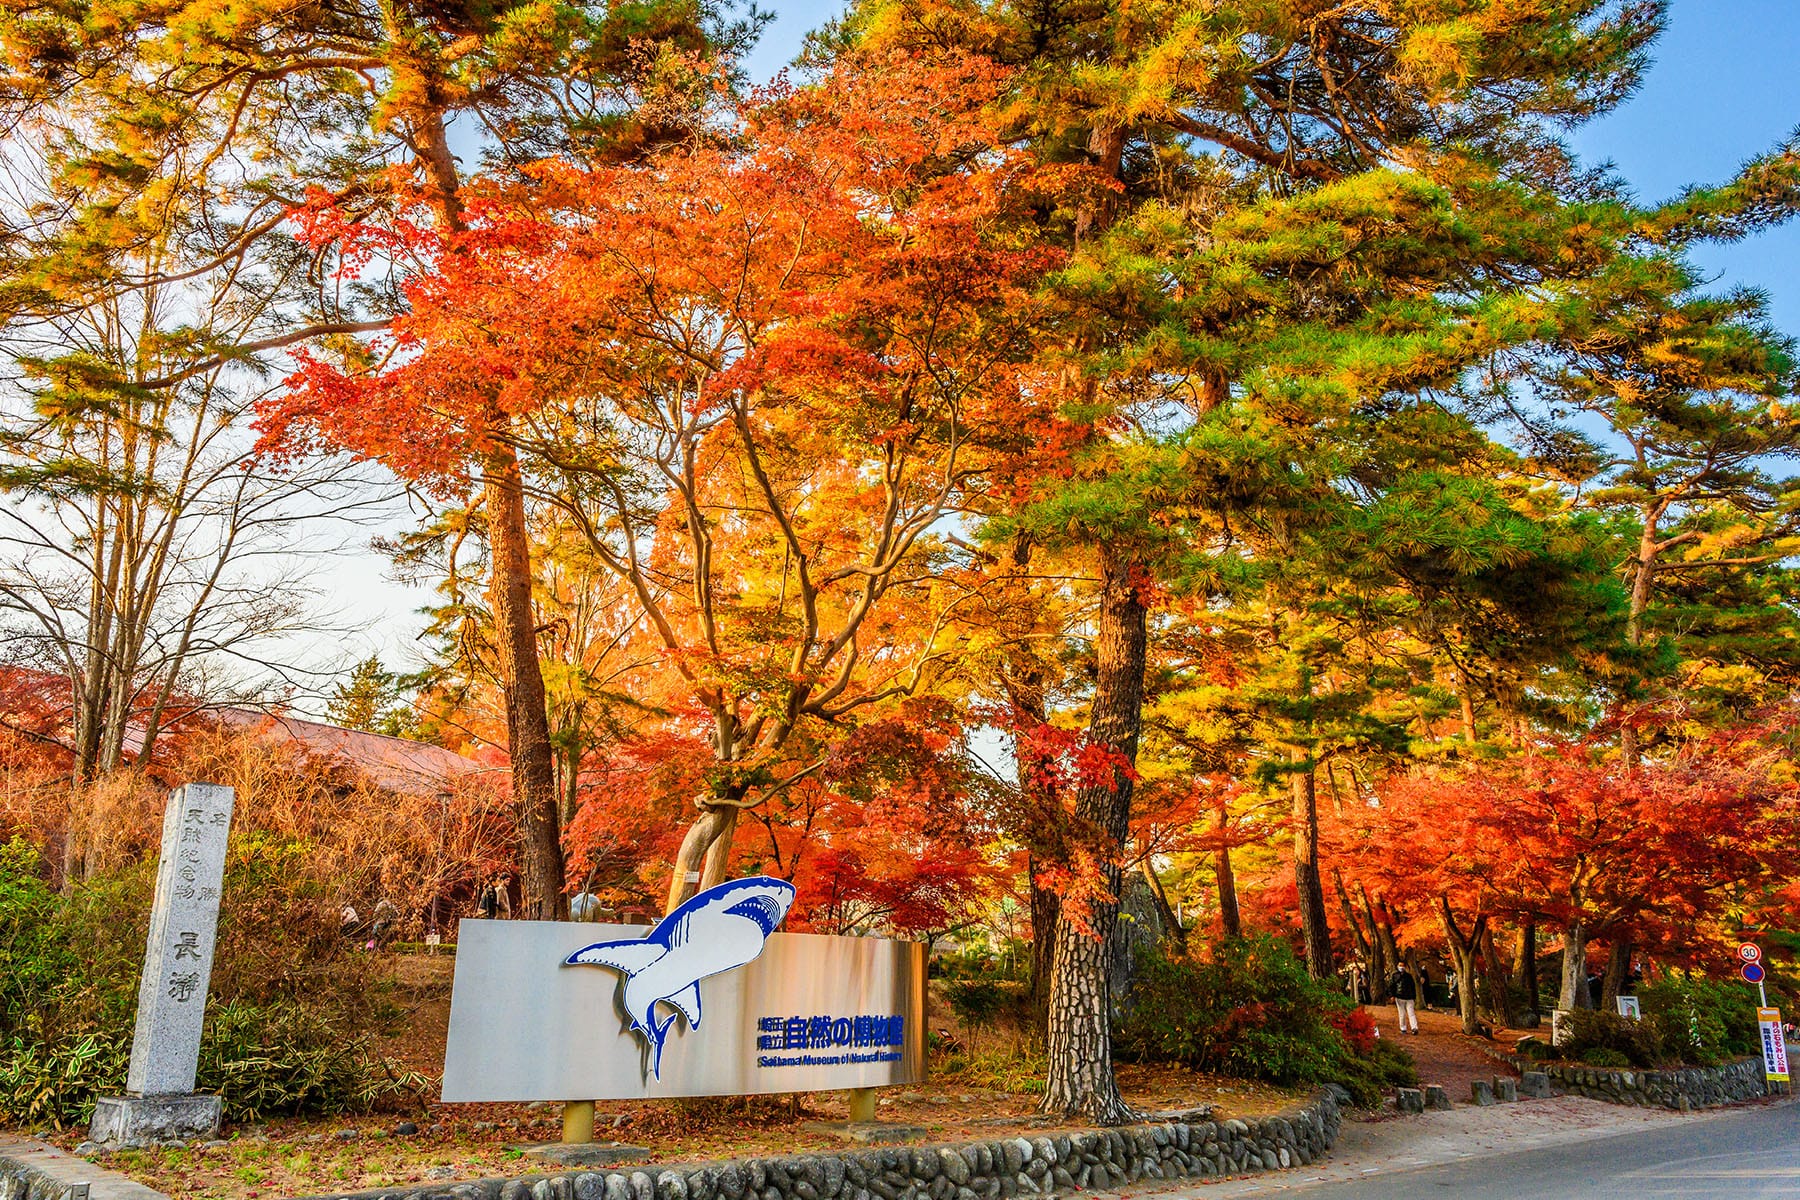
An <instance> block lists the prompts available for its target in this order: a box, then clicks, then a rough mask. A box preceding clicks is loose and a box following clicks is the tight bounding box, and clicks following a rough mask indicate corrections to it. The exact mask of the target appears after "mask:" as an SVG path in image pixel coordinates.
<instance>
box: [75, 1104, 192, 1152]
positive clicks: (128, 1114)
mask: <svg viewBox="0 0 1800 1200" xmlns="http://www.w3.org/2000/svg"><path fill="white" fill-rule="evenodd" d="M220 1106H221V1101H220V1099H219V1097H217V1096H207V1095H202V1094H201V1093H199V1092H180V1093H176V1094H174V1095H169V1096H102V1097H100V1099H99V1100H97V1101H96V1102H95V1103H94V1123H93V1126H92V1127H91V1129H90V1130H89V1132H88V1136H89V1137H90V1138H92V1139H93V1140H94V1141H96V1142H98V1143H99V1144H100V1145H102V1146H105V1147H107V1148H108V1149H118V1148H121V1147H126V1146H151V1145H155V1144H156V1143H157V1142H186V1141H192V1140H193V1139H194V1138H205V1139H211V1138H216V1137H218V1136H219V1117H220Z"/></svg>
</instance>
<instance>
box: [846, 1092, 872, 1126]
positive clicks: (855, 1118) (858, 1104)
mask: <svg viewBox="0 0 1800 1200" xmlns="http://www.w3.org/2000/svg"><path fill="white" fill-rule="evenodd" d="M875 1095H876V1089H875V1088H872V1087H866V1088H851V1089H850V1123H851V1124H852V1125H872V1124H874V1122H875Z"/></svg>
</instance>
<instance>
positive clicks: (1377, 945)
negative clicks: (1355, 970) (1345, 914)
mask: <svg viewBox="0 0 1800 1200" xmlns="http://www.w3.org/2000/svg"><path fill="white" fill-rule="evenodd" d="M1356 895H1357V898H1358V899H1359V900H1361V901H1362V910H1363V919H1364V920H1365V921H1367V922H1368V923H1369V999H1370V1000H1372V1001H1373V1002H1374V1003H1376V1004H1385V1003H1386V1002H1387V998H1388V990H1387V980H1388V975H1389V974H1390V973H1391V972H1392V971H1394V969H1395V968H1397V967H1398V966H1399V965H1400V956H1399V955H1398V954H1396V953H1395V952H1394V935H1393V931H1392V930H1389V929H1386V928H1384V927H1383V926H1382V924H1381V922H1379V921H1377V920H1376V919H1375V906H1374V905H1373V904H1370V903H1369V889H1368V888H1365V887H1364V886H1363V885H1362V884H1361V883H1358V884H1357V885H1356Z"/></svg>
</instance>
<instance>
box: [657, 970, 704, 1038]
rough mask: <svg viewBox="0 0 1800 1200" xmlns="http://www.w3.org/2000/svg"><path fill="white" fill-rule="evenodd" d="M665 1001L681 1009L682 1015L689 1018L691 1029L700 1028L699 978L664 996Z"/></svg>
mask: <svg viewBox="0 0 1800 1200" xmlns="http://www.w3.org/2000/svg"><path fill="white" fill-rule="evenodd" d="M663 1002H664V1003H666V1004H671V1005H673V1006H674V1007H676V1008H678V1009H680V1010H681V1015H682V1016H684V1017H686V1018H687V1023H688V1028H689V1029H698V1028H700V981H699V980H698V979H696V980H695V981H694V982H692V983H690V984H688V985H687V986H686V987H684V988H682V989H681V990H680V991H679V992H676V993H675V994H674V995H673V996H664V997H663ZM671 1019H673V1018H671Z"/></svg>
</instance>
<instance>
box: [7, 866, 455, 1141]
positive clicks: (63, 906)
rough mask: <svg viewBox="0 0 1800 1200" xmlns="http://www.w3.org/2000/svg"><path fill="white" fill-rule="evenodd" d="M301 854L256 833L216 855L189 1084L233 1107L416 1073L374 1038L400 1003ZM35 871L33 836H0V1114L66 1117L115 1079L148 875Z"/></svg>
mask: <svg viewBox="0 0 1800 1200" xmlns="http://www.w3.org/2000/svg"><path fill="white" fill-rule="evenodd" d="M299 861H300V856H299V855H298V854H297V853H296V852H295V851H294V849H293V848H292V847H291V846H288V845H284V844H280V843H273V842H269V841H267V840H265V839H259V838H257V837H254V836H253V837H249V838H245V839H242V840H241V841H234V843H233V845H232V847H231V852H230V856H229V858H228V862H227V869H226V879H225V888H224V899H223V901H222V908H221V921H220V927H219V938H218V943H217V957H216V959H215V964H214V971H213V978H212V988H211V991H210V995H209V999H208V1003H207V1017H206V1028H205V1032H204V1034H203V1037H202V1040H201V1044H200V1063H199V1075H198V1080H197V1084H198V1086H199V1087H200V1088H202V1089H204V1090H208V1091H216V1092H218V1093H219V1094H220V1095H221V1096H222V1098H223V1100H224V1104H225V1112H226V1115H227V1116H228V1117H230V1118H231V1119H234V1120H244V1119H255V1118H259V1117H262V1116H266V1115H275V1114H289V1115H292V1114H299V1113H302V1112H322V1113H345V1112H366V1111H369V1110H370V1109H371V1108H373V1107H376V1106H378V1105H384V1104H390V1103H394V1102H396V1101H399V1100H401V1099H403V1098H405V1097H407V1096H409V1095H412V1094H414V1093H416V1092H418V1091H419V1090H420V1089H421V1087H422V1086H423V1084H424V1082H425V1081H423V1080H422V1079H420V1078H419V1077H418V1076H416V1075H411V1074H407V1073H404V1072H400V1071H396V1070H394V1069H392V1068H390V1066H389V1065H388V1064H387V1063H386V1062H385V1061H384V1060H382V1059H381V1057H380V1056H379V1055H377V1054H375V1053H374V1051H373V1049H372V1046H373V1041H372V1038H373V1035H374V1033H375V1032H377V1031H379V1030H380V1029H382V1028H384V1027H385V1025H386V1024H387V1023H388V1022H389V1021H390V1019H391V1018H392V1017H393V1016H394V1015H395V1014H396V1013H397V1011H398V1010H397V1009H396V1008H395V1007H394V1006H393V1005H391V1004H390V1003H387V1002H386V999H385V995H384V993H383V992H382V990H381V989H380V988H378V987H376V986H374V983H375V980H374V978H373V971H372V964H371V961H370V959H369V957H368V956H366V955H359V954H351V953H347V952H346V951H345V949H344V946H343V941H342V938H340V937H339V936H338V935H337V927H336V917H335V914H334V913H333V912H332V911H331V909H330V906H329V903H328V901H327V899H326V897H325V894H324V889H323V888H322V887H320V886H319V885H317V884H316V883H314V882H312V880H311V877H310V875H309V874H308V872H306V871H304V870H302V869H301V868H300V866H299V865H298V864H299ZM43 875H44V872H43V870H42V864H41V862H40V860H39V857H38V854H37V852H36V851H35V850H34V849H33V848H32V847H31V846H29V845H28V844H26V843H24V842H22V841H14V842H11V843H7V844H5V845H0V961H4V962H5V964H6V966H5V969H4V970H0V1122H4V1121H11V1122H14V1123H18V1124H22V1125H45V1124H51V1125H58V1126H65V1125H70V1124H75V1123H80V1122H84V1121H86V1120H88V1119H89V1118H90V1117H91V1115H92V1113H93V1105H94V1099H95V1097H96V1096H97V1095H100V1094H103V1093H108V1092H113V1093H116V1092H118V1091H119V1090H120V1089H122V1088H123V1087H124V1084H125V1073H126V1066H127V1064H128V1062H129V1058H130V1046H131V1032H132V1027H133V1023H134V1021H135V1017H136V1007H137V986H138V977H139V975H140V974H141V971H142V959H143V953H144V937H145V922H146V920H147V917H148V911H149V906H150V894H151V890H152V887H153V877H152V874H151V870H150V867H149V866H148V865H146V864H138V865H134V866H131V867H127V868H124V869H122V870H120V871H118V872H116V873H114V874H111V875H108V876H104V877H101V878H97V879H92V880H88V881H86V882H83V883H82V884H80V885H78V886H77V887H75V888H74V889H73V890H72V891H71V892H70V893H69V894H68V895H59V894H57V893H56V892H54V891H52V890H51V889H50V888H49V886H48V885H47V884H46V883H45V882H44V878H43Z"/></svg>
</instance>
